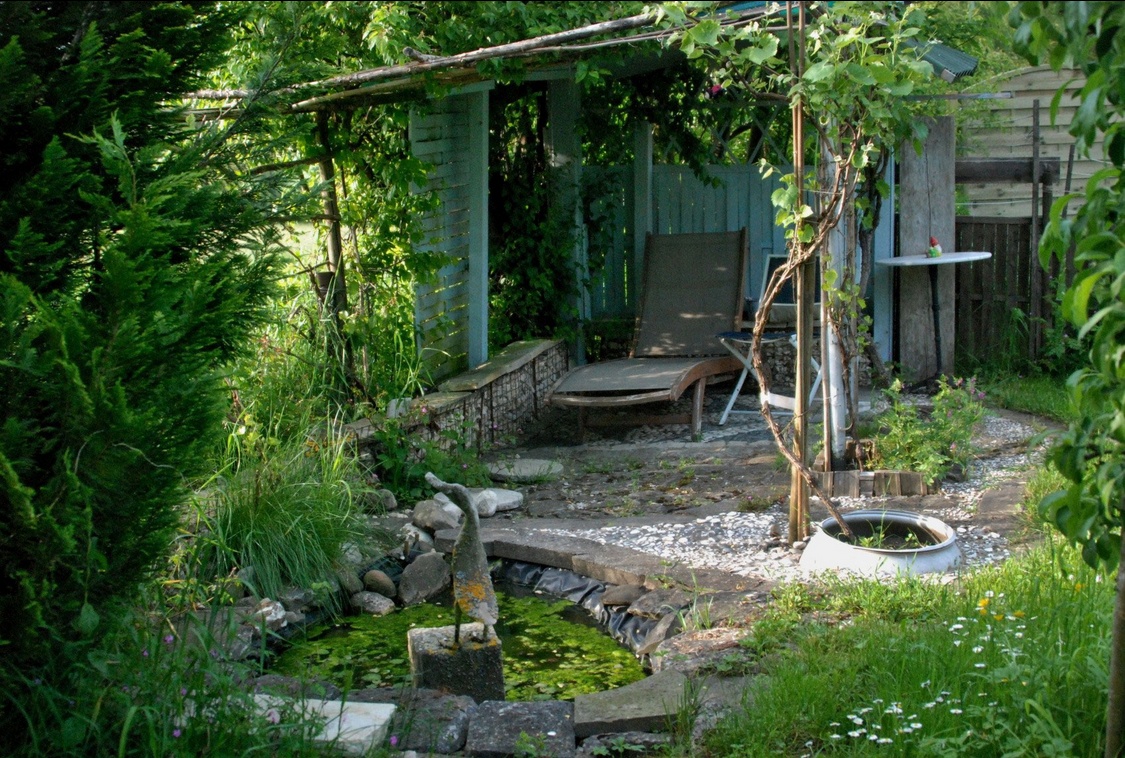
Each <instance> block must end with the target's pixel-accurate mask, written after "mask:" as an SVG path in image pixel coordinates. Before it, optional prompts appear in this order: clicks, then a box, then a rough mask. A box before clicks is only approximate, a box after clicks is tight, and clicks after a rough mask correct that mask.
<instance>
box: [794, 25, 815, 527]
mask: <svg viewBox="0 0 1125 758" xmlns="http://www.w3.org/2000/svg"><path fill="white" fill-rule="evenodd" d="M797 13H798V17H797V41H798V42H797V46H798V49H797V50H796V55H795V56H793V52H794V51H793V47H792V45H790V55H791V56H793V57H794V58H795V61H794V63H795V66H794V70H795V71H796V72H797V75H798V76H800V75H801V74H802V69H803V64H804V59H805V8H804V5H803V4H802V3H797ZM790 17H792V16H791V14H790ZM790 39H792V37H790ZM792 114H793V173H794V177H795V181H796V184H797V196H798V197H804V193H805V152H804V151H805V144H804V143H805V123H804V102H803V101H802V99H801V96H800V95H797V97H795V98H794V99H793V106H792ZM802 225H803V219H802V218H801V217H800V216H798V218H797V222H796V229H795V230H794V240H793V244H795V245H799V244H801V243H800V239H801V227H802ZM813 265H815V264H813V263H812V262H805V263H802V264H801V266H800V268H799V269H798V270H797V286H796V299H797V365H796V385H797V386H796V388H795V389H796V397H795V398H794V408H793V448H794V450H793V452H794V455H795V456H796V458H797V460H798V461H800V462H801V465H802V466H807V465H808V429H809V422H808V404H809V369H810V362H809V358H810V357H811V348H812V299H811V297H810V295H811V294H812V289H813V281H814V280H813V275H814V270H813ZM808 513H809V485H808V482H806V481H805V477H804V476H803V475H802V472H801V470H800V468H799V467H797V466H793V467H791V475H790V486H789V543H790V544H792V543H794V542H797V541H798V540H802V539H804V538H805V537H806V536H807V534H808Z"/></svg>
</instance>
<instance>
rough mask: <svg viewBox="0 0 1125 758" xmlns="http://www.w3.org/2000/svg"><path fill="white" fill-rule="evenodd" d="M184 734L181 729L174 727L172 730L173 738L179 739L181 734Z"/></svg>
mask: <svg viewBox="0 0 1125 758" xmlns="http://www.w3.org/2000/svg"><path fill="white" fill-rule="evenodd" d="M182 734H183V732H181V731H180V730H179V729H173V730H172V738H173V739H177V740H178V739H179V738H180V735H182Z"/></svg>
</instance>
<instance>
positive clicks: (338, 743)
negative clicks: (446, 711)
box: [254, 694, 395, 755]
mask: <svg viewBox="0 0 1125 758" xmlns="http://www.w3.org/2000/svg"><path fill="white" fill-rule="evenodd" d="M254 702H255V703H256V704H257V706H258V709H259V711H260V713H262V715H263V716H265V717H266V718H267V719H271V720H273V719H274V718H280V717H281V714H283V713H284V712H285V707H286V705H287V703H286V702H285V701H284V700H282V699H281V698H278V697H273V696H272V695H261V694H258V695H254ZM302 705H303V707H304V708H305V710H306V712H307V713H309V714H311V715H315V716H318V717H320V718H323V719H326V720H327V723H325V725H324V729H323V730H322V731H321V732H320V733H319V734H317V735H316V736H314V737H313V741H314V742H326V743H328V742H331V743H333V744H334V746H335V747H336V749H337V750H339V751H342V752H343V753H344V754H346V755H367V754H368V753H369V752H370V751H371V750H372V749H374V748H375V746H377V745H381V744H382V743H383V740H384V739H386V736H387V725H388V724H389V723H390V721H391V717H392V716H393V715H394V712H395V706H393V705H390V704H388V703H352V702H347V703H345V702H343V701H341V700H305V701H304V702H303V703H302Z"/></svg>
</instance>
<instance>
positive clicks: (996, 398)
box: [977, 373, 1075, 424]
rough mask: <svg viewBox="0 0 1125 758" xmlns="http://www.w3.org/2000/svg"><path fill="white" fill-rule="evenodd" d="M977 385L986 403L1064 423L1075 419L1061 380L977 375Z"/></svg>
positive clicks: (994, 374) (1046, 377) (1039, 377)
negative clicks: (982, 392)
mask: <svg viewBox="0 0 1125 758" xmlns="http://www.w3.org/2000/svg"><path fill="white" fill-rule="evenodd" d="M977 384H978V386H979V387H980V389H982V390H984V393H985V397H986V402H987V403H988V404H990V405H993V406H996V407H999V408H1008V409H1009V410H1013V411H1022V412H1024V413H1031V414H1033V415H1036V416H1042V417H1044V418H1049V419H1053V420H1055V421H1058V422H1061V423H1064V424H1066V423H1070V421H1072V420H1073V419H1074V418H1075V410H1074V405H1073V403H1072V402H1071V399H1070V395H1069V393H1068V392H1067V389H1066V378H1065V377H1058V376H1053V375H1051V374H1031V375H1027V376H1022V375H1011V374H1000V373H988V374H985V375H982V376H979V377H978V378H977Z"/></svg>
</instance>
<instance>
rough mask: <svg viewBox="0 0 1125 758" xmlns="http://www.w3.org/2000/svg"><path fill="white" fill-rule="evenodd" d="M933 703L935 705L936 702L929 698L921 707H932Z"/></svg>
mask: <svg viewBox="0 0 1125 758" xmlns="http://www.w3.org/2000/svg"><path fill="white" fill-rule="evenodd" d="M935 705H937V702H936V701H934V700H931V701H930V702H928V703H923V705H922V707H923V708H933V707H934V706H935Z"/></svg>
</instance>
